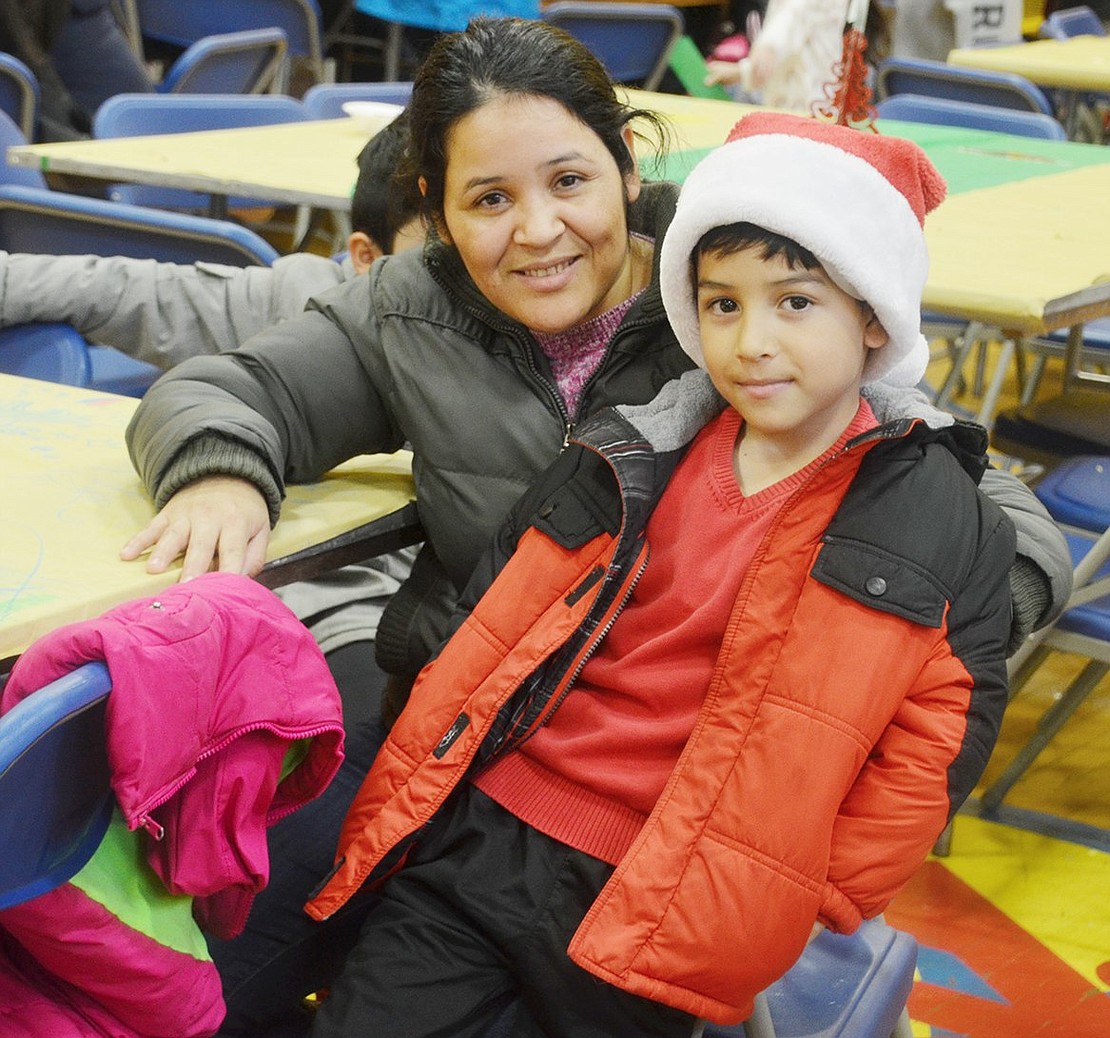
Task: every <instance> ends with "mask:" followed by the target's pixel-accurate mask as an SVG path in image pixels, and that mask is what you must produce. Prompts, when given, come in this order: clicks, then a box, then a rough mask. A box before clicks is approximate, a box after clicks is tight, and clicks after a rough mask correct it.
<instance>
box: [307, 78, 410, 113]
mask: <svg viewBox="0 0 1110 1038" xmlns="http://www.w3.org/2000/svg"><path fill="white" fill-rule="evenodd" d="M411 96H412V83H410V82H406V81H398V82H393V83H388V82H386V83H317V84H316V85H315V86H310V87H309V88H308V89H307V90H306V91H305V95H304V97H303V98H302V99H301V103H302V104H303V105H304V108H305V113H306V114H307V115H308V118H309V119H338V118H339V117H340V116H341V115H343V114H344V113H343V105H344V104H345V103H346V102H347V101H386V102H389V103H390V104H398V105H407V104H408V103H409V98H410V97H411Z"/></svg>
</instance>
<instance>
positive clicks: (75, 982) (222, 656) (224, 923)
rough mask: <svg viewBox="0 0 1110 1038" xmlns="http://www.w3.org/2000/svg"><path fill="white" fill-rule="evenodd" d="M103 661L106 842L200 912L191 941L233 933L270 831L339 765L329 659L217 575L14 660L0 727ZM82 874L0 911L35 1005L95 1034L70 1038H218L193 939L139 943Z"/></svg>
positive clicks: (5, 1000)
mask: <svg viewBox="0 0 1110 1038" xmlns="http://www.w3.org/2000/svg"><path fill="white" fill-rule="evenodd" d="M96 659H100V660H104V661H105V662H106V663H107V665H108V669H109V671H110V673H111V676H112V692H111V694H110V695H109V698H108V709H107V725H106V733H105V737H106V740H107V748H108V759H109V763H110V765H111V770H112V788H113V790H114V792H115V795H116V799H117V801H118V804H119V809H120V813H121V815H122V822H123V823H125V825H126V829H124V826H123V824H121V825H120V826H119V832H118V833H116V834H115V835H114V836H113V834H112V831H110V833H109V836H111V837H112V839H113V841H114V843H115V844H116V846H117V849H118V846H119V845H120V841H121V840H122V841H124V842H126V841H127V840H130V841H131V842H132V844H134V845H135V846H136V847H137V848H139V849H140V850H139V853H141V854H143V855H144V856H145V858H146V862H147V863H148V864H149V866H150V868H151V869H152V870H153V872H154V874H156V876H157V877H158V879H159V880H160V881H161V887H164V890H165V891H166V892H168V893H169V894H171V895H181V896H184V897H187V898H192V899H193V901H192V916H193V918H195V920H196V923H195V924H191V925H192V926H193V927H194V929H195V927H196V925H199V927H200V928H201V929H203V930H205V931H208V932H211V933H214V934H216V935H218V936H221V937H229V936H233V935H234V934H236V933H238V932H239V931H240V930H241V929H242V927H243V924H244V922H245V920H246V915H247V912H248V911H249V908H250V904H251V900H252V899H253V896H254V894H255V893H256V892H257V891H258V890H259V889H261V888H262V887H263V886H265V884H266V881H267V879H268V876H269V862H268V857H267V851H266V829H267V827H268V826H270V825H272V824H273V823H274V822H276V821H277V820H278V819H280V818H282V817H284V816H285V815H287V814H289V813H290V812H292V811H295V810H296V809H297V808H298V807H300V806H301V805H302V804H304V803H307V802H308V801H309V800H311V799H312V798H313V797H315V796H317V795H318V794H319V793H320V792H322V791H323V789H324V788H325V787H326V786H327V784H328V782H330V781H331V778H332V776H333V775H334V774H335V772H336V770H337V769H338V767H339V764H340V762H341V761H342V758H343V753H342V743H343V728H342V715H341V708H340V702H339V696H338V693H337V691H336V688H335V684H334V682H333V680H332V678H331V674H330V672H329V671H328V669H327V665H326V664H325V662H324V658H323V655H322V654H321V652H320V650H319V648H318V647H317V646H316V643H315V642H314V641H313V640H312V638H311V636H310V635H309V634H308V632H307V631H306V630H305V628H304V627H303V626H302V625H301V624H300V622H299V621H298V620H297V619H296V618H295V617H294V615H293V614H292V613H291V612H290V611H289V610H288V609H287V608H286V607H285V606H284V605H283V604H282V603H281V602H280V601H279V600H278V599H277V597H276V596H275V595H273V593H272V592H270V591H268V590H267V589H265V588H263V587H262V586H261V585H260V584H258V583H256V582H255V581H253V580H250V579H249V578H246V577H240V576H233V575H230V574H217V573H211V574H206V575H205V576H202V577H199V578H197V579H196V580H192V581H190V582H188V583H185V584H178V585H175V586H173V587H171V588H169V589H167V590H166V591H164V592H163V593H161V594H160V595H158V596H157V597H155V598H150V599H143V600H137V601H133V602H128V603H125V604H124V605H121V606H118V607H116V608H115V609H112V610H110V611H109V612H107V613H105V614H104V615H103V616H101V617H99V618H98V619H95V620H87V621H83V622H80V623H75V624H71V625H69V626H67V627H63V628H61V629H59V630H57V631H54V632H52V633H51V634H49V635H47V636H46V637H45V638H42V639H40V641H38V642H37V643H36V644H35V645H34V646H32V647H31V648H30V649H29V650H28V651H27V652H26V653H24V655H23V656H21V657H20V659H19V660H18V662H17V663H16V666H15V668H14V670H13V672H12V675H11V678H10V679H9V681H8V684H7V686H6V688H5V689H4V692H3V697H2V699H0V712H2V711H4V710H7V709H10V708H11V707H12V706H13V705H14V704H15V703H16V702H18V701H19V700H20V699H22V698H24V697H25V696H27V695H29V694H31V693H32V692H34V690H35V689H37V688H39V687H41V686H42V685H44V684H46V683H47V682H49V681H51V680H53V679H54V678H56V677H59V676H60V675H62V674H65V673H67V672H68V671H70V670H72V669H74V668H75V667H77V666H80V665H81V664H82V663H85V662H88V661H90V660H96ZM294 759H295V761H296V765H295V766H293V767H290V762H291V761H293V760H294ZM139 830H145V832H139ZM128 831H130V833H131V835H130V836H128V835H127V832H128ZM108 843H109V838H108V837H106V838H105V841H104V844H102V845H101V850H100V851H98V856H99V855H100V854H101V852H102V851H103V852H104V853H105V854H107V853H108V850H107V849H106V846H105V845H106V844H108ZM96 860H97V859H96V858H95V857H94V863H95V862H96ZM92 865H93V863H90V866H92ZM132 865H133V866H134V867H135V868H136V869H140V870H141V869H143V865H142V862H141V861H138V860H135V861H133V862H132ZM90 866H87V867H86V870H83V871H82V873H79V874H78V876H76V877H74V880H73V881H71V882H70V883H67V884H65V885H63V886H62V887H60V888H58V889H57V890H55V891H52V892H50V893H48V894H45V895H43V896H41V897H38V898H35V899H33V900H32V901H29V902H26V903H24V904H22V905H18V906H16V907H15V908H11V909H8V910H7V911H5V912H0V931H3V932H5V933H6V934H7V937H8V939H9V940H7V941H4V942H2V943H0V953H2V952H3V951H4V950H5V948H6V950H7V951H8V953H9V956H8V957H9V958H10V959H14V960H15V962H16V963H17V964H18V966H19V969H20V972H21V973H22V975H24V976H25V977H28V978H29V983H30V985H31V986H32V987H36V988H38V989H39V991H40V994H41V991H42V990H43V988H44V987H46V988H48V989H49V988H53V987H57V988H59V989H60V990H62V991H63V992H64V995H62V996H60V997H59V998H58V999H57V1001H58V1002H59V1003H60V1004H64V1003H69V1004H70V1005H72V1006H74V1007H76V1010H77V1012H76V1016H78V1017H80V1018H81V1020H82V1021H87V1028H86V1029H82V1027H83V1026H85V1025H84V1023H75V1024H74V1028H75V1029H74V1030H73V1031H72V1032H71V1033H72V1034H73V1035H75V1036H76V1035H97V1036H103V1035H104V1034H111V1035H113V1036H116V1035H119V1036H121V1038H132V1036H138V1035H153V1034H156V1035H170V1034H172V1035H180V1036H185V1035H202V1034H211V1033H212V1032H213V1031H214V1030H215V1029H216V1027H218V1025H219V1022H220V1020H221V1019H222V1017H223V1013H224V1009H223V1002H222V999H221V997H220V986H219V979H218V977H217V976H216V974H215V969H214V968H213V967H212V964H211V962H210V961H208V959H207V954H206V953H205V952H204V951H203V941H202V940H199V931H197V932H195V933H193V934H187V933H176V934H175V935H174V936H173V938H172V939H170V938H168V937H167V934H166V932H165V931H164V930H161V931H159V932H158V933H148V932H143V926H142V924H141V923H136V922H135V919H134V918H132V917H130V915H129V910H130V907H133V906H127V905H125V904H123V903H122V902H121V904H120V905H118V906H112V905H111V904H105V903H101V902H99V901H97V900H96V899H95V898H94V897H93V896H92V895H91V894H87V893H86V892H85V890H84V888H83V887H82V882H83V877H84V876H85V874H86V872H90V873H91V872H93V871H94V870H93V869H91V868H90ZM88 882H93V881H92V880H89V881H88ZM129 889H130V888H129ZM158 889H159V891H160V890H161V888H158ZM132 896H134V895H132ZM160 899H161V894H160V893H159V895H158V896H157V897H156V900H160ZM105 900H110V896H109V897H106V898H105ZM167 900H168V901H169V902H171V903H172V902H173V898H168V899H167ZM113 907H115V910H113ZM160 907H163V908H164V907H165V906H160ZM121 912H122V914H124V915H128V920H127V921H126V922H125V921H124V919H123V918H121ZM151 929H153V928H152V927H151ZM0 936H2V935H0ZM13 941H14V942H17V943H16V945H15V946H14V947H13V943H12V942H13ZM18 997H19V996H18V994H17V993H16V989H15V987H14V986H12V990H11V991H10V992H9V993H8V994H5V990H4V989H3V988H0V1023H3V1022H4V1020H5V1014H11V1015H10V1016H9V1019H14V1018H17V1017H20V1016H21V1015H22V1014H20V1013H19V1012H18V1009H19V1007H18V1006H17V1005H15V1004H13V1003H14V1002H15V1001H17V1000H18ZM105 1007H107V1013H105ZM105 1016H107V1017H108V1018H109V1019H111V1020H112V1021H113V1024H112V1026H109V1027H107V1029H105V1028H106V1025H105V1023H104V1019H103V1018H104V1017H105ZM117 1019H118V1021H119V1028H118V1029H117V1028H116V1026H115V1021H116V1020H117ZM93 1020H96V1021H97V1023H95V1024H93V1023H92V1021H93ZM0 1030H2V1027H0ZM4 1033H7V1032H4ZM31 1033H34V1032H31ZM51 1033H52V1036H53V1034H54V1032H51ZM57 1033H58V1034H59V1035H61V1034H68V1033H70V1032H64V1031H58V1032H57Z"/></svg>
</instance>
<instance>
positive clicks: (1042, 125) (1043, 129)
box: [875, 94, 1068, 141]
mask: <svg viewBox="0 0 1110 1038" xmlns="http://www.w3.org/2000/svg"><path fill="white" fill-rule="evenodd" d="M875 110H876V111H877V112H878V115H879V118H881V119H902V120H904V121H905V122H912V123H933V124H934V125H939V126H966V127H969V128H970V129H975V130H994V131H995V132H996V133H1011V134H1015V135H1017V136H1020V137H1039V138H1041V139H1043V140H1049V141H1064V140H1067V139H1068V135H1067V131H1066V130H1065V129H1064V127H1063V124H1062V123H1060V122H1059V121H1058V120H1057V119H1054V118H1053V117H1052V116H1051V115H1045V114H1044V112H1022V111H1019V110H1018V109H1016V108H996V107H995V106H994V105H982V104H973V103H971V102H969V101H952V100H950V99H948V98H946V97H926V96H925V95H923V94H895V95H894V96H893V97H886V98H883V100H882V101H880V102H879V103H878V104H877V105H876V106H875Z"/></svg>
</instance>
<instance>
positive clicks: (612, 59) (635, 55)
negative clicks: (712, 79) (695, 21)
mask: <svg viewBox="0 0 1110 1038" xmlns="http://www.w3.org/2000/svg"><path fill="white" fill-rule="evenodd" d="M540 17H541V18H542V19H543V20H544V21H546V22H551V23H552V24H553V25H557V26H559V28H560V29H563V30H564V31H566V32H568V33H569V34H570V35H571V36H573V37H575V39H577V40H580V41H581V42H582V43H583V44H585V46H586V47H587V48H588V49H589V50H590V52H591V53H592V54H593V55H594V56H595V57H596V58H597V59H598V60H599V61H601V63H602V64H603V65H604V66H605V68H606V69H607V70H608V72H609V75H610V76H611V77H612V78H613V79H614V80H615V81H616V82H618V83H638V84H640V85H642V86H643V87H644V89H645V90H654V89H656V88H657V87H658V86H659V83H660V81H661V80H662V78H663V75H664V73H665V72H666V71H667V61H668V58H669V57H670V53H671V48H672V47H673V46H674V45H675V43H676V42H677V40H678V39H679V37H681V36H682V34H683V32H684V31H685V30H684V22H683V18H682V12H681V11H679V10H678V8H676V7H671V6H669V5H667V4H648V3H598V2H594V0H558V2H557V3H553V4H550V5H549V6H547V7H545V8H543V9H542V11H541V12H540Z"/></svg>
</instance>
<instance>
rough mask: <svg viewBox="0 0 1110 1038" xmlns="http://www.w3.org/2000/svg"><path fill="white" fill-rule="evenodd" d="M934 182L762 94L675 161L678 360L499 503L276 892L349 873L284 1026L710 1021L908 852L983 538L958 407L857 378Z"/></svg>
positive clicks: (906, 341)
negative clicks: (502, 508) (382, 720)
mask: <svg viewBox="0 0 1110 1038" xmlns="http://www.w3.org/2000/svg"><path fill="white" fill-rule="evenodd" d="M943 192H944V185H943V182H942V181H941V180H940V177H939V175H938V174H937V172H936V170H935V169H934V168H933V167H932V166H931V164H930V163H929V162H928V160H927V158H926V157H925V156H924V154H923V153H922V152H921V151H920V150H919V149H918V148H917V147H916V146H915V145H913V144H911V143H909V142H906V141H900V140H896V139H893V138H884V137H880V136H877V135H872V134H868V133H864V132H861V131H856V130H852V129H848V128H845V127H838V126H831V125H827V124H822V123H819V122H816V121H814V120H812V119H808V118H803V117H797V116H789V115H779V114H774V113H759V114H757V115H751V116H748V117H747V118H745V119H744V120H742V121H741V122H740V123H738V124H737V127H736V129H735V130H734V131H733V134H732V136H731V138H730V142H729V143H727V144H726V145H725V146H723V147H722V148H720V149H718V150H717V151H716V152H714V153H712V154H711V155H710V156H709V157H707V158H706V159H705V160H704V161H703V163H702V164H701V165H700V166H699V167H698V168H697V169H696V170H695V171H694V172H693V173H692V174H691V176H690V177H689V179H688V180H687V182H686V184H685V186H684V188H683V192H682V197H681V200H680V202H679V205H678V210H677V213H676V216H675V219H674V222H673V224H672V225H671V228H670V230H669V231H668V233H667V237H666V240H665V242H664V244H663V247H662V256H661V271H662V280H663V285H664V289H663V298H664V302H665V304H666V306H667V311H668V315H669V317H670V318H671V321H672V324H673V326H674V328H675V331H676V333H677V335H678V337H679V341H680V342H681V343H682V345H683V347H684V348H685V349H686V351H687V352H688V353H689V354H690V355H691V357H692V358H694V360H695V361H697V362H698V364H699V365H702V366H704V367H705V369H706V372H707V373H708V376H706V373H705V372H700V371H695V372H691V373H689V374H688V375H686V376H684V377H683V378H682V379H680V380H678V381H677V382H672V383H670V384H669V385H667V386H666V387H664V389H663V391H662V392H661V394H660V395H659V397H658V398H657V399H656V400H655V401H654V402H653V403H651V404H649V405H646V406H644V407H630V408H620V409H618V410H617V411H609V412H605V413H603V414H601V415H599V416H597V417H596V418H595V419H591V420H590V421H589V422H588V423H586V424H585V425H584V426H583V427H582V428H581V430H580V431H579V434H578V435H577V436H576V438H575V441H574V442H572V443H571V445H570V446H569V447H568V448H567V449H566V450H565V451H564V453H563V454H562V455H561V457H560V458H559V459H558V461H557V462H556V463H555V464H554V466H553V467H552V468H551V469H550V470H549V471H548V473H546V474H545V476H544V477H543V478H542V479H541V480H540V482H539V483H538V485H537V486H536V487H535V488H533V490H532V491H530V492H529V493H528V494H527V495H526V496H525V497H524V498H523V499H522V501H521V502H520V504H519V506H518V507H517V509H516V510H515V511H514V514H513V516H512V517H511V518H510V521H509V523H508V524H507V525H506V527H505V528H504V530H503V531H502V533H501V534H500V536H499V539H498V541H497V544H496V545H495V549H496V551H495V554H496V555H497V556H498V558H496V559H493V558H491V560H490V569H489V572H488V573H487V574H486V575H485V576H483V575H482V574H479V575H478V576H477V577H476V581H477V583H478V584H480V585H481V587H480V588H478V589H477V590H476V591H475V593H474V594H472V595H470V596H469V597H470V599H471V600H473V599H474V598H475V597H476V596H477V592H478V591H481V590H483V589H484V588H487V587H488V590H487V591H485V593H484V594H483V595H482V596H481V598H480V600H479V601H477V604H476V605H475V606H474V608H473V611H472V612H471V613H470V614H469V616H468V617H467V618H466V619H465V621H463V622H462V623H461V626H459V628H458V629H457V631H456V634H455V635H454V637H453V638H452V639H451V640H450V641H449V642H448V643H447V644H446V645H445V646H444V648H443V649H442V650H441V652H440V654H439V656H438V657H437V659H436V660H435V661H434V662H433V663H432V664H430V665H429V667H428V668H426V669H425V671H424V672H423V673H422V675H421V677H420V680H419V681H418V682H417V685H416V687H415V689H414V692H413V696H412V699H411V700H410V703H409V705H408V706H407V708H406V709H405V711H404V713H403V714H402V715H401V718H400V720H399V721H398V722H397V724H396V726H395V727H394V729H393V731H392V733H391V736H390V738H389V740H388V741H387V742H386V744H385V747H384V748H383V750H382V752H381V753H380V754H379V755H378V758H377V760H376V762H375V764H374V767H373V769H372V771H371V773H370V775H369V777H368V779H367V781H366V783H365V784H364V786H363V788H362V790H361V792H360V794H359V796H358V797H357V798H356V801H355V805H354V807H353V808H352V811H351V812H350V814H349V815H348V818H347V821H346V824H345V828H344V835H343V840H342V844H341V849H340V857H339V858H338V864H337V866H336V869H335V872H334V874H333V876H332V877H331V878H330V880H329V881H328V883H326V884H325V885H324V887H323V888H322V890H321V891H320V893H319V894H318V895H317V896H316V898H315V899H314V900H313V901H312V902H311V903H310V905H309V912H310V914H312V915H314V916H315V917H316V918H321V919H322V918H327V917H329V916H330V915H331V914H332V913H334V912H336V911H337V910H339V909H340V908H341V906H342V905H343V904H344V902H346V901H347V900H348V899H349V898H350V897H351V896H352V895H353V894H354V893H355V891H356V890H357V889H358V888H359V886H360V884H362V883H363V881H365V880H367V878H368V877H369V878H370V879H371V880H372V881H375V885H376V888H377V890H378V893H379V896H380V901H379V902H378V904H376V905H375V907H373V908H372V909H371V911H370V914H369V916H368V920H367V923H366V925H365V927H364V929H363V931H362V934H361V938H360V942H359V944H358V946H357V947H356V948H355V950H354V951H353V953H352V954H351V956H350V957H349V959H348V961H347V965H346V968H345V970H344V972H343V973H342V974H341V975H340V977H339V979H338V981H337V983H336V984H335V986H334V987H333V989H332V992H331V995H330V997H329V999H328V1000H327V1001H325V1002H324V1004H323V1006H322V1008H321V1010H320V1012H319V1013H318V1015H317V1019H316V1023H315V1025H314V1028H313V1032H312V1033H313V1035H314V1038H332V1036H338V1035H350V1034H395V1033H404V1034H406V1035H408V1036H411V1038H418V1036H430V1035H433V1034H435V1035H438V1034H452V1035H459V1036H463V1035H467V1036H470V1035H473V1036H478V1035H482V1034H484V1033H485V1032H486V1029H487V1028H488V1027H489V1025H490V1023H491V1021H492V1020H494V1019H495V1018H496V1017H497V1015H498V1013H499V1012H501V1011H502V1010H503V1008H504V1007H505V1006H506V1005H507V1004H509V1003H510V1002H513V1001H516V1008H515V1010H514V1011H515V1018H514V1020H513V1024H512V1030H511V1033H512V1034H513V1035H514V1036H519V1035H539V1034H544V1035H554V1034H558V1035H590V1036H609V1035H611V1036H614V1038H617V1036H621V1038H624V1036H627V1035H630V1034H635V1035H637V1036H640V1035H659V1036H671V1035H674V1036H678V1035H690V1034H692V1033H694V1030H695V1025H696V1020H697V1018H708V1019H710V1020H713V1021H718V1022H721V1023H726V1024H727V1023H734V1022H736V1021H739V1020H741V1019H743V1018H744V1017H746V1016H747V1014H748V1013H749V1011H750V1007H751V1001H752V998H753V996H754V995H755V994H756V993H757V992H758V991H760V990H761V989H762V988H764V987H766V986H767V985H768V984H770V983H771V982H773V981H774V980H775V979H777V978H778V977H779V976H780V975H781V974H782V973H783V972H785V971H786V970H787V969H788V968H789V967H790V966H791V964H792V963H793V962H794V961H795V960H796V959H797V957H798V955H799V954H800V953H801V951H802V949H803V948H804V946H805V943H806V941H807V939H808V938H809V936H810V934H811V932H812V931H813V929H814V927H815V925H818V924H819V925H824V926H828V927H831V928H832V929H834V930H837V931H851V930H853V929H854V928H855V927H856V926H857V925H858V924H859V922H860V921H861V919H864V918H868V917H871V916H874V915H876V914H877V913H879V912H881V911H882V910H883V908H884V906H885V905H886V904H887V903H888V902H889V901H890V899H891V897H892V896H893V895H894V893H895V892H896V891H897V890H898V889H899V888H900V887H901V885H902V884H903V883H904V882H905V881H906V880H907V879H908V878H909V876H910V875H911V874H912V873H913V871H914V870H915V869H916V868H917V866H918V865H919V864H920V862H921V861H922V859H923V858H924V856H925V854H926V853H927V851H928V849H929V847H930V846H931V844H932V843H933V841H934V840H935V839H936V837H937V835H938V834H939V833H940V831H941V830H942V828H943V827H944V825H945V823H946V821H947V820H948V818H949V817H950V816H951V814H952V812H953V811H954V810H955V809H956V808H957V807H958V806H959V804H960V803H961V802H962V800H963V799H964V797H965V796H966V795H967V794H968V793H969V792H970V790H971V789H972V787H973V785H974V783H975V781H976V779H977V777H978V775H979V774H980V772H981V770H982V768H983V766H984V764H985V762H986V759H987V756H988V754H989V752H990V749H991V746H992V745H993V743H994V739H995V735H996V733H997V729H998V724H999V721H1000V719H1001V715H1002V710H1003V706H1004V704H1005V702H1006V669H1005V646H1006V639H1007V631H1008V627H1009V622H1010V617H1009V591H1008V585H1007V572H1008V570H1009V568H1010V565H1011V563H1012V561H1013V552H1014V538H1013V530H1012V527H1011V525H1010V523H1009V520H1008V519H1006V518H1005V517H1004V516H1003V514H1002V513H1001V512H1000V510H999V509H998V508H997V507H995V506H994V505H993V504H992V503H991V502H990V501H989V500H987V499H986V498H985V497H984V496H981V495H980V494H979V493H978V491H977V489H976V486H975V483H976V481H977V479H978V476H979V475H980V474H981V472H982V470H983V468H984V465H985V462H984V457H983V452H984V450H985V447H986V437H985V434H984V432H983V430H982V429H980V428H978V427H976V426H971V425H966V424H960V423H954V424H949V425H948V426H947V427H944V428H931V427H930V426H929V425H928V424H926V423H925V422H924V421H918V420H912V419H907V420H902V421H898V422H895V423H892V424H889V425H884V426H878V425H877V423H876V421H875V419H874V417H873V415H872V412H871V409H870V407H869V406H868V404H867V403H866V401H865V399H864V398H863V397H861V392H860V390H861V386H863V385H869V384H871V383H873V382H874V381H875V380H876V379H880V378H882V377H884V376H886V377H888V378H890V377H894V374H895V373H898V374H900V376H901V377H902V378H903V379H904V380H905V381H906V382H908V383H911V384H912V383H913V382H914V381H915V380H916V378H917V377H918V375H919V373H920V368H921V360H922V356H921V351H922V350H923V349H924V343H923V341H922V340H921V336H920V332H919V307H920V296H921V290H922V286H923V284H924V279H925V270H926V250H925V244H924V238H923V235H922V221H923V219H924V215H925V213H926V211H928V210H929V209H931V208H933V207H934V206H935V205H936V204H937V203H938V202H939V201H940V199H941V197H942V196H943ZM722 398H723V399H722ZM493 574H496V576H494V575H493ZM599 978H600V980H601V981H604V982H605V983H599V982H598V981H599Z"/></svg>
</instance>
